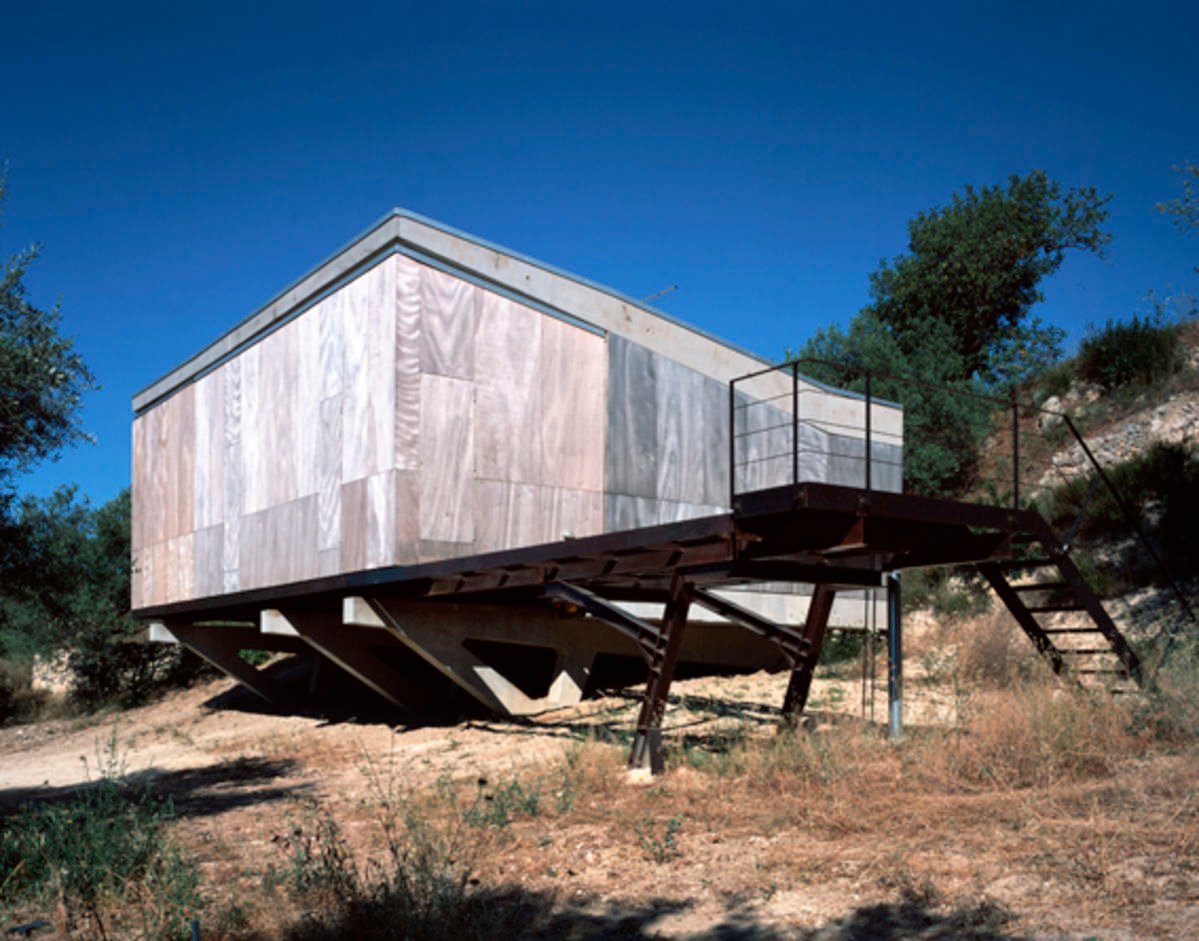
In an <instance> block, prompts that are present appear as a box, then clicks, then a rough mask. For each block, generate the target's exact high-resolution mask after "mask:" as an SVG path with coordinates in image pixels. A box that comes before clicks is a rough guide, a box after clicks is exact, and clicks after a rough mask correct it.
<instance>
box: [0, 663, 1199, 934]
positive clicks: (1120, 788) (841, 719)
mask: <svg viewBox="0 0 1199 941" xmlns="http://www.w3.org/2000/svg"><path fill="white" fill-rule="evenodd" d="M273 669H275V670H276V671H278V672H280V673H281V674H283V675H285V676H286V674H287V671H288V670H289V669H290V670H292V671H293V672H295V671H297V670H298V667H296V666H295V665H292V664H289V663H280V664H277V665H276V666H275V667H273ZM913 671H914V674H915V675H910V676H909V679H908V687H907V696H906V714H907V721H908V723H909V726H908V729H909V734H910V735H912V736H919V734H920V728H921V727H922V726H929V725H936V724H945V723H949V722H953V721H955V720H956V718H957V716H956V712H957V710H958V709H959V708H960V701H959V700H960V696H959V695H958V694H955V693H954V691H953V690H950V689H946V688H944V687H943V685H941V686H937V685H930V684H923V683H921V682H920V677H919V671H920V668H919V666H917V665H913ZM840 672H841V675H840V676H839V677H833V678H829V677H825V678H821V679H818V680H817V682H816V684H815V686H814V688H813V695H812V700H811V703H812V706H813V714H814V715H815V717H816V720H817V723H818V725H819V726H821V727H823V728H835V727H838V726H843V725H853V726H859V725H860V724H861V717H862V713H863V695H862V683H861V680H860V678H859V677H858V676H856V675H855V672H854V670H853V669H849V670H842V671H840ZM785 682H786V680H785V677H781V676H770V675H766V674H757V675H754V676H748V677H727V678H709V679H702V680H689V681H682V682H678V683H676V684H675V687H674V691H673V695H672V701H671V706H670V709H669V711H668V715H667V721H666V732H667V736H668V739H669V741H670V742H671V743H672V748H671V751H670V753H669V759H668V761H669V763H670V767H669V769H668V773H667V774H666V775H664V776H663V777H661V778H658V779H653V780H649V781H646V780H644V779H641V778H638V777H636V776H629V775H628V774H627V773H626V772H625V771H624V770H623V757H624V750H625V748H626V747H627V739H628V735H629V732H630V731H631V727H632V723H633V719H634V717H635V714H636V708H637V701H636V691H634V690H627V691H617V692H614V693H612V694H609V695H606V696H604V697H603V698H599V699H593V700H589V701H586V702H584V703H583V704H581V705H580V706H578V707H575V708H571V709H564V710H559V711H557V712H554V713H551V714H546V715H542V716H538V717H536V718H533V719H529V720H525V721H504V720H500V719H496V718H494V717H489V716H485V715H482V714H470V713H466V714H463V713H462V712H457V713H448V714H447V715H446V716H445V717H443V718H441V719H437V720H432V721H427V722H425V723H423V724H405V723H404V720H403V718H402V717H401V716H398V715H395V714H392V713H389V712H388V711H387V710H386V709H384V708H382V707H380V706H379V705H378V704H377V703H369V702H367V701H366V700H361V699H359V698H357V697H356V695H355V696H351V695H349V694H348V693H347V689H348V688H341V689H336V688H335V689H330V690H326V691H325V694H324V695H323V696H318V698H317V699H316V700H315V701H313V702H312V703H311V704H310V705H307V706H304V707H295V708H293V709H292V710H290V711H288V710H278V709H274V708H272V707H268V706H266V705H265V704H263V703H261V702H259V701H257V700H256V699H255V698H254V697H253V696H252V695H250V694H249V693H247V692H245V691H243V690H241V689H239V688H236V687H234V686H233V685H232V684H231V683H230V682H229V681H227V680H223V679H222V680H213V681H211V682H207V683H205V684H203V685H201V686H197V687H195V688H193V689H190V690H186V691H183V692H180V693H177V694H175V695H173V696H171V697H170V698H168V699H166V700H163V701H161V702H157V703H154V704H152V705H149V706H146V707H143V708H139V709H134V710H131V711H127V712H124V713H121V714H120V715H119V716H117V715H109V716H98V717H91V718H88V719H84V720H54V721H47V722H42V723H39V724H35V725H28V726H20V727H14V728H6V729H0V813H3V812H5V811H8V810H11V809H12V808H14V807H15V806H17V805H19V804H21V803H24V802H27V801H34V800H39V799H45V798H48V797H54V796H55V795H60V794H64V793H67V792H68V791H69V790H70V789H72V788H75V787H77V786H78V785H79V784H81V783H83V782H86V781H88V780H93V779H95V777H96V776H97V774H98V773H99V771H100V769H101V768H102V766H103V765H104V763H105V762H106V761H109V760H111V759H110V758H109V757H106V754H107V752H108V749H109V742H110V740H111V739H113V737H114V736H115V743H116V749H115V754H116V755H118V756H119V760H120V762H121V764H122V765H123V766H124V770H125V772H126V774H128V775H129V776H130V778H131V779H132V780H134V781H144V782H147V783H149V784H150V785H151V786H152V787H153V789H154V791H155V793H159V794H165V795H170V796H171V798H172V799H173V801H174V806H175V810H176V812H177V814H178V818H179V819H178V822H177V824H176V825H175V826H176V828H177V834H178V836H179V838H180V840H181V841H182V842H183V843H184V844H185V845H186V846H187V847H188V850H189V852H191V853H194V854H195V857H196V858H197V859H198V860H199V861H200V863H201V866H202V868H203V870H204V872H205V875H206V881H209V882H211V883H212V884H213V885H220V886H223V887H224V891H227V892H229V893H231V894H232V895H237V894H239V893H241V894H243V895H245V896H246V897H249V896H250V895H252V894H253V893H254V892H255V891H256V890H257V886H258V885H259V884H260V883H261V881H262V871H263V867H264V866H266V865H269V864H271V862H272V861H275V862H277V863H278V864H280V865H282V864H283V863H284V861H285V860H284V857H283V855H282V852H283V851H282V850H281V848H280V844H281V843H286V837H287V834H288V833H289V832H292V831H293V830H294V827H295V826H296V825H297V822H298V821H300V822H302V821H305V820H310V819H311V815H312V813H313V808H315V807H318V806H319V807H324V808H328V809H329V810H330V811H331V812H332V813H333V814H334V815H335V816H336V817H337V818H338V819H339V821H340V822H341V823H342V825H343V827H344V829H345V831H346V832H347V833H349V834H350V835H351V837H352V838H353V839H355V840H357V841H358V845H360V846H361V847H363V852H364V853H365V852H369V847H371V846H372V845H373V844H372V842H371V841H372V839H373V837H372V836H371V832H372V824H371V814H370V812H369V810H367V809H366V808H368V807H369V806H370V804H371V801H372V800H373V798H374V797H375V796H376V795H377V792H378V788H379V781H380V779H381V777H385V778H386V779H387V781H388V782H389V786H391V785H394V784H395V783H397V782H398V783H399V784H400V785H401V786H402V787H403V788H404V789H405V791H407V792H411V793H429V792H432V791H433V790H435V789H436V788H437V787H438V786H439V784H438V782H445V781H447V780H451V781H458V782H466V786H467V788H468V789H469V787H470V786H472V782H473V781H475V780H477V781H478V782H479V784H478V785H477V786H478V788H479V790H480V792H482V791H483V790H484V789H488V788H490V789H498V788H500V787H501V786H502V784H503V782H510V781H524V782H526V787H528V786H529V784H528V782H538V783H537V786H538V787H540V788H542V800H543V805H544V806H546V807H547V808H548V807H549V806H550V805H551V804H552V803H553V802H554V801H555V800H557V802H558V804H559V805H560V806H562V802H563V796H564V795H563V793H562V792H561V791H560V790H555V788H556V787H559V785H558V784H556V783H555V782H557V781H560V780H565V779H564V778H562V775H561V769H562V768H564V767H565V766H566V765H565V764H564V763H569V762H571V761H577V760H578V755H579V750H580V749H586V750H588V754H589V756H590V757H588V759H587V760H589V761H591V762H592V763H593V764H594V765H595V767H596V769H597V770H596V771H594V772H593V773H592V775H591V777H590V778H587V780H589V781H590V782H592V783H591V788H592V790H591V792H580V793H578V794H573V793H572V794H570V795H567V796H568V797H569V803H570V805H571V807H572V809H571V811H570V812H569V813H566V812H559V813H553V812H550V811H548V810H547V811H546V812H545V813H541V814H530V815H526V816H525V817H523V818H521V819H519V820H516V821H515V822H513V823H512V825H511V826H508V827H506V828H505V829H504V831H503V832H502V833H499V834H498V835H496V836H495V839H494V840H493V844H492V845H491V846H490V847H489V849H488V850H487V851H486V852H485V853H483V854H482V855H481V857H480V858H481V860H482V861H481V863H480V867H481V868H480V871H479V872H478V873H477V878H478V879H479V880H480V884H482V885H485V886H490V887H518V889H519V891H521V892H525V893H529V895H530V897H536V898H538V899H544V900H549V904H551V906H552V909H553V912H554V914H553V917H552V919H551V920H550V922H549V923H548V925H549V926H548V927H547V928H544V929H543V932H542V936H551V935H552V936H563V937H663V938H675V937H719V938H784V937H797V938H807V939H826V938H827V939H832V938H896V939H897V938H946V939H947V938H956V937H970V938H1072V939H1079V941H1081V939H1087V938H1097V939H1111V941H1115V939H1140V938H1187V937H1197V938H1199V845H1197V844H1199V810H1197V806H1196V789H1197V788H1199V760H1197V758H1196V755H1195V753H1194V749H1190V750H1186V749H1183V750H1181V751H1175V752H1173V753H1170V752H1168V751H1163V752H1159V753H1155V754H1154V755H1153V756H1152V757H1147V758H1145V759H1144V760H1141V761H1137V760H1131V761H1125V762H1122V763H1121V764H1120V765H1119V766H1118V767H1117V768H1116V769H1115V771H1114V773H1113V774H1111V775H1108V776H1106V777H1104V778H1102V779H1085V780H1082V781H1078V782H1073V783H1070V784H1068V785H1063V786H1061V787H1058V788H1056V789H1052V790H1046V789H1038V788H1035V787H1033V788H1022V787H1014V786H1013V787H1006V786H998V787H996V788H991V789H978V790H976V791H975V792H973V793H960V794H950V795H948V796H946V795H932V796H929V797H928V799H922V798H921V796H920V795H916V796H915V797H914V798H913V796H912V794H911V792H910V791H906V792H905V791H902V790H894V791H893V793H894V794H895V795H899V796H896V797H895V798H894V799H893V800H892V801H891V803H893V806H887V804H888V800H887V796H886V795H887V794H888V793H889V792H888V791H887V790H886V789H885V788H884V789H882V790H880V789H879V787H878V784H877V781H876V782H875V783H874V784H872V785H871V786H869V787H867V786H865V785H863V788H862V790H861V791H860V793H855V789H854V788H853V787H852V786H850V787H849V788H834V789H832V790H824V791H822V790H820V789H819V788H818V787H817V788H816V789H815V790H813V791H812V794H813V798H812V799H813V800H814V801H816V802H817V804H818V806H806V807H801V810H800V811H799V812H796V811H795V810H794V808H795V807H796V806H800V805H797V804H796V801H797V799H798V798H797V795H794V794H791V795H779V800H780V804H779V806H778V808H772V807H771V806H769V804H770V801H768V800H763V799H762V798H761V795H762V794H763V793H764V792H763V790H762V789H761V788H760V787H759V788H757V789H756V790H754V791H753V793H754V794H756V795H758V796H757V798H755V802H754V803H755V806H739V805H738V802H739V801H740V802H743V801H744V800H745V798H744V796H743V795H744V794H745V793H747V792H746V791H745V790H744V789H742V788H740V787H739V786H737V785H736V784H735V782H732V781H731V779H729V778H727V777H725V776H722V775H721V774H713V773H707V772H705V771H704V770H703V760H700V759H702V757H703V755H705V754H712V755H719V752H720V747H719V746H720V742H721V741H722V738H723V737H724V736H726V735H729V734H733V733H735V734H738V735H745V734H749V735H751V736H752V735H761V736H769V735H773V734H774V731H773V730H774V727H775V725H776V723H777V720H778V715H777V705H778V704H779V703H780V702H781V701H782V696H783V690H784V687H785ZM866 698H867V700H868V699H869V697H866ZM867 705H868V704H867ZM359 707H360V708H359ZM873 710H874V716H875V718H876V719H877V720H879V723H881V722H882V721H883V720H884V719H885V715H886V692H885V687H884V686H882V685H881V684H880V685H879V687H878V688H877V690H876V693H875V697H874V702H873ZM866 713H867V717H869V708H867V709H866ZM747 730H748V733H747ZM692 751H694V752H696V754H693V753H692ZM697 755H698V757H697ZM572 756H573V757H572ZM887 767H888V768H892V766H891V765H888V766H887ZM903 773H904V771H903V759H902V756H900V759H899V761H898V764H895V765H894V766H893V769H892V770H888V771H886V772H885V774H887V775H894V776H895V777H896V778H897V779H898V778H899V777H900V776H901V775H902V774H903ZM560 786H561V787H565V786H566V785H560ZM896 787H898V785H896ZM725 789H727V792H725ZM765 793H767V794H769V791H768V790H767V791H766V792H765ZM903 794H906V795H907V796H906V797H903V796H902V795H903ZM788 802H789V803H788ZM1122 817H1127V818H1129V820H1130V821H1132V823H1133V824H1135V826H1132V828H1131V830H1129V831H1127V832H1132V833H1135V834H1139V836H1137V837H1136V838H1127V839H1126V838H1125V837H1126V835H1127V833H1126V832H1125V831H1122V830H1119V829H1118V828H1116V829H1113V820H1115V821H1117V822H1118V821H1119V820H1120V819H1121V818H1122Z"/></svg>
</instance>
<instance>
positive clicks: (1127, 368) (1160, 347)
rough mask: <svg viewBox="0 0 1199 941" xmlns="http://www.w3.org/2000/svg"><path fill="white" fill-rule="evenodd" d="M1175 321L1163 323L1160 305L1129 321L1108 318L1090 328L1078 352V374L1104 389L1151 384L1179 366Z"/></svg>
mask: <svg viewBox="0 0 1199 941" xmlns="http://www.w3.org/2000/svg"><path fill="white" fill-rule="evenodd" d="M1181 352H1182V340H1181V337H1180V328H1179V325H1178V324H1175V323H1166V322H1165V320H1164V315H1163V312H1162V310H1161V308H1158V310H1157V311H1156V313H1155V314H1152V315H1147V316H1145V317H1141V316H1139V315H1134V316H1133V318H1132V319H1131V320H1126V321H1112V320H1109V321H1108V322H1107V324H1106V325H1105V326H1104V327H1103V329H1102V330H1094V329H1092V330H1090V331H1089V332H1088V334H1087V336H1086V338H1085V339H1084V340H1083V341H1082V345H1081V346H1080V347H1079V351H1078V374H1079V375H1080V376H1081V377H1082V378H1083V379H1086V380H1088V381H1089V382H1094V383H1097V384H1098V385H1100V386H1102V387H1103V388H1104V389H1106V390H1107V391H1109V392H1110V391H1112V390H1113V389H1119V388H1122V387H1124V386H1135V385H1140V386H1150V385H1153V384H1155V383H1157V382H1160V381H1161V380H1163V379H1166V378H1168V377H1169V376H1171V375H1172V374H1173V373H1175V372H1177V371H1178V370H1179V369H1180V368H1181V367H1182V356H1181Z"/></svg>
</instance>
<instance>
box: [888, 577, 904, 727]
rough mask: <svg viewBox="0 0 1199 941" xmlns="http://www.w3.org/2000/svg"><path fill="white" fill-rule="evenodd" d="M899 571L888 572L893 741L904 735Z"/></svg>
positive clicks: (889, 668)
mask: <svg viewBox="0 0 1199 941" xmlns="http://www.w3.org/2000/svg"><path fill="white" fill-rule="evenodd" d="M901 600H902V598H901V595H900V589H899V573H898V572H889V573H888V574H887V701H888V703H889V705H890V713H891V728H890V732H889V734H890V738H891V741H893V742H897V741H899V739H901V738H902V737H903V614H902V612H901V610H900V602H901Z"/></svg>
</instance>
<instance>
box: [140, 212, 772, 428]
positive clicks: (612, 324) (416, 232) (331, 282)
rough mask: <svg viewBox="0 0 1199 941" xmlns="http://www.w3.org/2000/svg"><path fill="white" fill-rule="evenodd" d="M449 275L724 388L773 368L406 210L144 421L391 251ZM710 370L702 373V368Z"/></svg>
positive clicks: (371, 231) (194, 363) (235, 330)
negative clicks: (644, 349) (620, 340)
mask: <svg viewBox="0 0 1199 941" xmlns="http://www.w3.org/2000/svg"><path fill="white" fill-rule="evenodd" d="M397 250H399V251H403V252H405V253H407V254H411V255H412V256H413V257H417V258H419V259H421V260H430V261H432V262H433V263H435V264H439V266H442V267H445V268H446V269H448V270H451V271H460V272H462V273H463V274H465V275H467V276H470V277H471V278H472V280H475V281H476V282H478V283H481V284H483V285H484V286H487V287H492V288H495V289H498V290H500V291H501V292H502V293H506V294H510V295H513V296H515V297H518V298H520V299H524V300H528V301H532V302H533V303H534V304H535V305H536V306H538V307H541V308H543V309H549V310H551V311H553V312H556V313H559V314H561V315H562V316H564V317H565V318H566V319H569V320H575V321H581V322H582V323H584V324H587V325H590V326H592V327H594V328H597V329H599V330H602V331H605V332H612V333H616V334H618V335H621V336H624V337H626V338H627V339H630V340H632V341H634V342H637V343H640V344H642V345H644V346H648V347H649V348H650V349H653V350H654V351H655V352H659V353H663V354H664V355H667V356H669V357H670V358H672V359H675V360H678V361H680V362H682V363H683V364H684V365H688V366H691V367H692V368H696V369H698V370H699V371H700V372H703V373H705V374H707V375H711V376H713V377H714V378H718V379H721V380H724V381H727V380H728V379H730V378H732V377H734V376H736V375H739V374H742V373H746V372H752V371H754V370H757V369H760V368H762V367H763V366H768V365H770V363H769V361H768V360H766V359H764V358H762V357H761V356H758V355H757V354H755V353H751V352H749V351H748V350H745V349H743V348H741V347H739V346H737V345H736V344H733V343H729V342H728V341H726V340H722V339H720V338H719V337H716V336H714V335H712V334H710V333H708V332H706V331H704V330H701V329H700V328H698V327H695V326H692V325H690V324H687V323H684V322H683V321H680V320H677V319H676V318H674V317H671V316H670V315H669V314H666V313H663V312H662V311H659V310H656V309H655V308H653V307H649V306H648V305H646V304H643V303H641V302H640V301H638V300H636V299H634V298H631V297H629V296H627V295H625V294H622V293H620V292H619V291H615V290H613V289H612V288H608V287H605V286H603V285H600V284H597V283H595V282H592V281H588V280H587V279H585V278H581V277H579V276H577V275H574V274H571V273H570V272H567V271H563V270H562V269H559V268H555V267H554V266H552V265H549V264H546V263H545V262H541V261H538V260H536V259H534V258H529V257H528V256H525V255H521V254H519V253H517V252H513V251H511V250H509V249H507V248H504V247H502V246H499V245H496V244H494V243H491V242H488V241H485V240H483V239H479V238H476V237H475V236H473V235H469V234H467V233H465V232H461V231H459V230H457V229H454V228H452V227H450V226H447V225H443V224H442V223H440V222H436V221H434V220H432V219H427V218H425V217H424V216H421V215H418V214H417V213H414V212H410V211H408V210H406V209H399V208H397V209H393V210H392V211H391V212H390V213H388V214H387V215H386V216H384V217H383V218H382V219H380V220H379V221H378V222H376V223H375V224H374V225H372V226H371V227H370V228H368V229H367V230H366V231H365V232H363V233H362V234H361V235H359V236H357V237H356V238H354V239H353V240H351V241H350V242H349V243H348V244H346V245H344V246H343V247H342V248H340V249H338V250H337V251H336V252H334V253H333V254H332V255H330V256H329V257H328V258H326V259H325V260H324V261H322V262H320V263H319V264H317V265H316V266H315V267H313V268H312V269H311V270H309V271H308V272H307V273H306V274H304V275H302V276H301V277H300V278H298V279H297V280H295V281H294V282H292V283H291V284H290V285H288V286H287V287H286V288H284V289H283V290H282V291H280V292H279V293H278V294H276V295H275V296H274V297H272V298H271V299H270V300H269V301H267V302H266V303H265V304H263V305H262V306H261V307H260V308H258V309H257V310H256V311H254V312H253V313H251V314H250V315H249V316H248V317H246V318H245V319H244V320H242V321H241V322H239V323H238V324H236V325H235V326H233V327H232V328H230V329H229V330H227V331H226V332H225V333H224V334H222V335H221V336H220V337H218V338H217V339H216V340H214V341H213V342H212V343H210V344H208V345H207V346H206V347H204V349H202V350H200V352H198V353H196V354H195V355H194V356H192V357H190V358H189V359H187V360H186V361H184V362H183V363H181V364H180V365H179V366H176V367H175V368H174V369H172V370H170V371H169V372H167V373H166V374H165V375H163V376H161V377H160V378H158V379H157V380H155V381H154V382H152V383H150V385H148V386H146V387H145V388H144V389H142V390H140V391H139V392H137V393H136V394H135V395H134V397H133V410H134V412H135V413H141V412H143V411H145V410H146V409H149V408H151V407H152V406H154V405H155V404H157V403H158V402H160V401H162V400H163V399H165V398H167V397H169V396H170V395H172V394H173V393H174V392H176V391H178V390H179V389H181V388H182V387H184V386H186V385H187V384H188V383H190V382H193V381H194V380H196V379H198V378H199V377H201V376H203V375H205V374H206V373H208V372H210V371H211V370H212V369H215V368H216V367H217V366H219V365H220V364H221V363H223V362H224V361H225V360H227V359H228V358H230V357H231V356H235V355H237V353H239V352H241V351H242V350H243V349H245V348H246V347H247V346H250V345H252V344H253V343H255V342H257V341H258V340H260V339H262V338H263V337H265V336H266V335H267V334H269V333H270V332H271V331H272V330H274V329H276V328H277V327H278V326H280V325H281V324H282V323H284V322H286V321H287V320H288V319H289V318H291V317H292V316H294V315H296V314H297V313H300V312H302V311H303V310H304V309H305V308H306V307H308V306H310V305H311V304H313V303H315V302H316V301H317V300H319V299H320V298H321V297H322V296H323V295H324V294H325V293H328V292H329V291H331V290H334V289H336V288H337V287H339V286H340V285H341V284H342V283H344V282H345V281H347V280H350V279H352V278H353V277H356V276H357V275H358V274H361V273H362V272H363V271H365V270H367V269H368V268H370V267H373V266H374V265H375V264H377V263H378V262H379V261H381V260H382V259H383V258H384V257H387V256H388V255H390V254H392V253H394V252H395V251H397ZM705 367H706V368H705Z"/></svg>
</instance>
